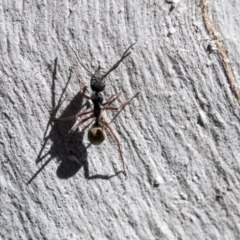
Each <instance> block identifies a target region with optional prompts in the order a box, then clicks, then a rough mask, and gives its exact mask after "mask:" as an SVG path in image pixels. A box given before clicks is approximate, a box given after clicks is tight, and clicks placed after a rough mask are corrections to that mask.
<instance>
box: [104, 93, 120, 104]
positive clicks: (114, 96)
mask: <svg viewBox="0 0 240 240" xmlns="http://www.w3.org/2000/svg"><path fill="white" fill-rule="evenodd" d="M120 94H121V93H120V92H119V93H116V94H113V95H111V96H110V97H109V98H108V100H107V101H106V102H105V103H103V104H102V106H106V105H108V104H109V103H110V102H111V101H113V100H114V99H116V98H118V97H119V95H120Z"/></svg>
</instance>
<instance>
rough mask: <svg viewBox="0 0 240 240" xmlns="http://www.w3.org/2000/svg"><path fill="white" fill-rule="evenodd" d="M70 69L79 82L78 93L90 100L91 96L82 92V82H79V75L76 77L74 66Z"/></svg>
mask: <svg viewBox="0 0 240 240" xmlns="http://www.w3.org/2000/svg"><path fill="white" fill-rule="evenodd" d="M71 70H73V71H74V73H75V75H76V77H77V80H78V83H79V88H80V93H81V94H82V95H83V97H85V98H86V99H88V100H90V99H91V97H90V96H88V95H86V94H85V93H84V92H83V86H82V83H81V79H80V77H78V75H77V73H76V70H75V68H74V67H71Z"/></svg>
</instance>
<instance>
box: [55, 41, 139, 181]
mask: <svg viewBox="0 0 240 240" xmlns="http://www.w3.org/2000/svg"><path fill="white" fill-rule="evenodd" d="M134 44H135V43H133V44H132V45H131V46H129V47H128V48H127V50H126V51H125V52H124V53H123V55H122V57H121V58H120V60H118V61H117V62H116V63H115V64H114V65H113V66H112V67H111V68H110V69H109V70H108V71H107V72H106V73H102V71H101V67H100V66H99V67H98V69H97V71H96V72H95V73H94V74H92V73H91V72H90V71H89V70H88V69H87V68H86V67H85V66H84V65H83V63H82V62H81V60H80V58H79V57H78V55H77V53H76V51H75V50H74V49H73V48H72V47H71V46H70V47H71V48H72V50H73V52H74V54H75V55H76V57H77V59H78V62H79V63H80V65H81V66H82V67H83V68H84V69H85V70H86V71H87V72H88V73H89V74H90V75H91V81H90V86H91V89H92V91H93V93H92V95H91V97H90V96H88V95H86V94H85V93H84V91H83V86H82V83H81V80H80V78H78V76H77V73H76V71H75V69H74V68H73V67H72V68H71V69H72V70H74V72H75V74H76V77H77V78H78V81H79V86H80V93H81V94H82V96H83V97H85V98H86V99H88V100H91V101H92V103H93V110H91V111H86V112H83V113H78V114H76V115H73V116H70V117H65V118H60V119H56V120H60V121H68V120H72V119H77V118H80V117H82V116H85V115H88V114H90V115H89V116H87V117H86V118H83V119H82V120H81V121H80V122H78V123H77V124H76V126H74V127H73V128H72V129H71V131H76V129H77V128H78V127H79V126H80V125H82V124H83V123H85V122H86V121H88V120H89V119H91V118H95V123H94V124H93V125H92V126H91V128H90V129H89V131H88V139H89V141H90V143H92V144H93V145H99V144H101V143H102V142H103V141H104V140H105V138H106V132H105V130H104V127H106V128H107V129H108V130H109V132H110V133H111V134H112V136H113V138H114V140H115V141H116V143H117V145H118V151H119V154H120V158H121V161H122V164H123V174H124V175H125V177H126V178H127V172H126V168H125V162H124V158H123V154H122V150H121V146H120V142H119V139H118V137H117V136H116V134H115V133H114V131H113V128H112V127H111V126H110V124H109V123H108V122H107V121H106V120H105V119H104V118H103V116H102V111H104V110H113V111H114V110H115V111H119V110H121V109H123V108H124V107H125V106H126V105H128V104H129V103H130V102H131V101H132V99H134V98H135V97H137V95H138V94H139V92H137V93H136V94H134V95H133V96H132V97H131V98H130V99H128V100H126V101H125V102H123V103H122V104H121V105H120V106H119V107H109V106H108V105H109V104H110V103H111V102H112V101H113V100H114V99H116V98H117V97H118V96H119V93H118V94H113V95H111V96H110V97H109V98H108V100H107V101H106V102H103V99H104V98H103V94H102V92H103V90H104V89H105V78H106V77H107V75H108V74H109V73H110V72H112V71H113V70H115V69H116V68H117V67H118V66H119V64H120V63H121V62H122V61H123V60H124V59H125V58H127V57H128V56H129V55H130V54H131V52H128V51H129V49H130V48H132V47H133V45H134Z"/></svg>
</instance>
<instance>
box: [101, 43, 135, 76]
mask: <svg viewBox="0 0 240 240" xmlns="http://www.w3.org/2000/svg"><path fill="white" fill-rule="evenodd" d="M135 44H136V43H133V44H132V45H130V47H128V48H127V50H126V51H125V52H124V53H123V55H122V57H121V59H120V60H119V61H117V62H116V63H115V64H114V65H113V66H112V67H111V68H110V70H109V71H108V72H107V73H105V74H104V75H103V78H104V77H106V76H107V75H108V74H109V73H110V72H112V71H113V70H114V69H116V68H117V67H118V66H119V64H120V63H121V62H122V61H123V60H124V59H125V58H126V57H128V56H129V55H130V54H131V52H129V53H127V52H128V50H129V49H130V48H131V47H132V46H133V45H135Z"/></svg>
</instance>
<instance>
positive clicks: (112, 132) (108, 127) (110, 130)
mask: <svg viewBox="0 0 240 240" xmlns="http://www.w3.org/2000/svg"><path fill="white" fill-rule="evenodd" d="M101 122H102V123H103V125H104V126H106V128H107V129H108V130H109V132H110V133H111V134H112V136H113V138H114V140H115V141H116V142H117V145H118V151H119V154H120V158H121V161H122V164H123V174H124V175H125V177H126V179H127V178H128V176H127V172H126V168H125V163H124V158H123V154H122V150H121V146H120V142H119V139H118V137H117V136H116V134H115V133H114V131H113V129H112V127H111V126H110V124H109V123H108V122H107V121H105V120H104V119H103V118H101Z"/></svg>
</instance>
